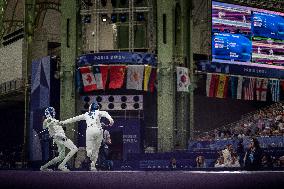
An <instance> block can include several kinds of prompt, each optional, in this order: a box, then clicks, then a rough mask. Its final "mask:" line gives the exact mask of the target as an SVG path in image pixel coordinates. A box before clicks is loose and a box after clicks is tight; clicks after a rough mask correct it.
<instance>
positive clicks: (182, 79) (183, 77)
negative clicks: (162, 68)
mask: <svg viewBox="0 0 284 189" xmlns="http://www.w3.org/2000/svg"><path fill="white" fill-rule="evenodd" d="M176 71H177V91H183V92H188V86H189V85H190V80H189V75H188V68H185V67H176Z"/></svg>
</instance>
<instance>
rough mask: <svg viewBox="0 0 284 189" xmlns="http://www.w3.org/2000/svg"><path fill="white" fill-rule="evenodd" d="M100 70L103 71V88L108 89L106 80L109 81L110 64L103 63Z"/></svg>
mask: <svg viewBox="0 0 284 189" xmlns="http://www.w3.org/2000/svg"><path fill="white" fill-rule="evenodd" d="M100 71H101V75H102V82H103V89H106V82H107V78H108V66H105V65H101V66H100Z"/></svg>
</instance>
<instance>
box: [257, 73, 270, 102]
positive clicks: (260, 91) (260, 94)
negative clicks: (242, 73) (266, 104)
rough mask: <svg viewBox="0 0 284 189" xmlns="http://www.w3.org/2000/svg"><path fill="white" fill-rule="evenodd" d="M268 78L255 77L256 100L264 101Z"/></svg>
mask: <svg viewBox="0 0 284 189" xmlns="http://www.w3.org/2000/svg"><path fill="white" fill-rule="evenodd" d="M267 85H268V79H263V78H257V80H256V100H259V101H266V95H267Z"/></svg>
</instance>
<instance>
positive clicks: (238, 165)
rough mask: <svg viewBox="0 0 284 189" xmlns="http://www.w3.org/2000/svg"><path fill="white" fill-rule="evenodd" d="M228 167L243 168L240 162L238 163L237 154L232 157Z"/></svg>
mask: <svg viewBox="0 0 284 189" xmlns="http://www.w3.org/2000/svg"><path fill="white" fill-rule="evenodd" d="M228 167H241V165H240V163H239V161H238V156H237V154H233V155H232V160H231V162H230V163H229V165H228Z"/></svg>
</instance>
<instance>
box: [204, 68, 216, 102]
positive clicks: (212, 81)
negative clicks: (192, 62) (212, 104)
mask: <svg viewBox="0 0 284 189" xmlns="http://www.w3.org/2000/svg"><path fill="white" fill-rule="evenodd" d="M218 81H219V75H217V74H211V73H208V74H207V79H206V95H207V96H208V97H214V96H215V91H216V86H217V84H218Z"/></svg>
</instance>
